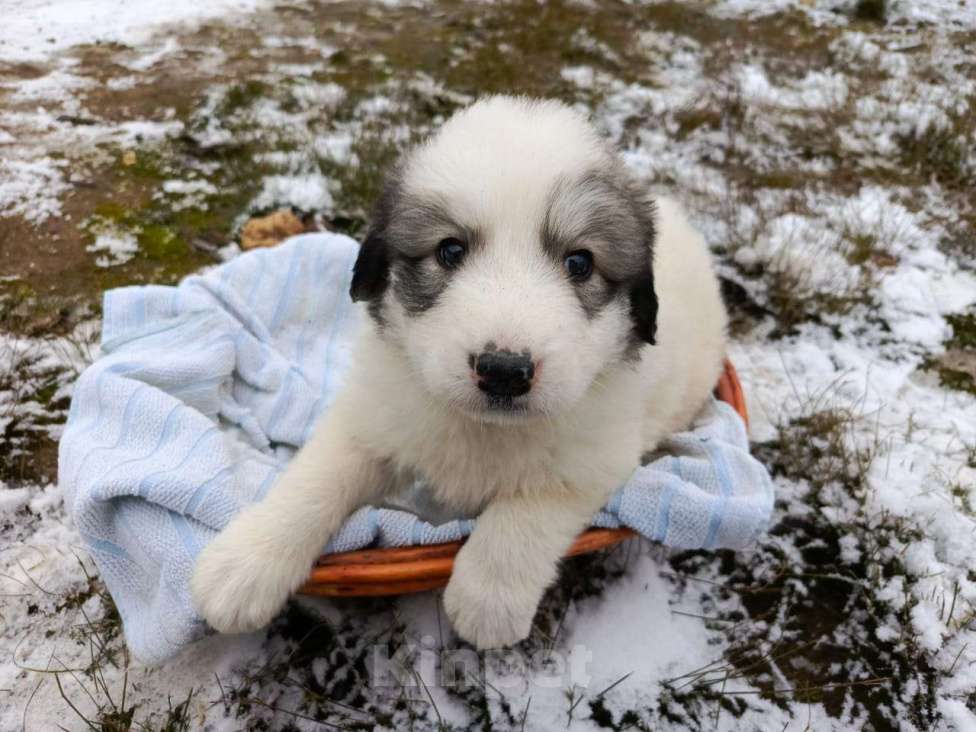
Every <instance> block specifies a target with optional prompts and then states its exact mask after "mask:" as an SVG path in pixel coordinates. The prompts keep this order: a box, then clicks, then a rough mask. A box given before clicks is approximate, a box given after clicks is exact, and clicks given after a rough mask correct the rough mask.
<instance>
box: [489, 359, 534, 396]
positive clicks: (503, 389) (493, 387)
mask: <svg viewBox="0 0 976 732" xmlns="http://www.w3.org/2000/svg"><path fill="white" fill-rule="evenodd" d="M474 371H475V373H476V374H477V375H478V388H479V389H481V390H482V391H483V392H486V393H488V394H492V395H493V396H511V397H516V396H521V395H522V394H525V393H526V392H528V391H529V389H531V388H532V377H533V376H535V364H533V363H532V356H531V354H530V353H529V352H528V351H523V352H522V353H512V352H511V351H508V350H505V349H501V350H495V349H491V348H488V349H486V350H485V351H482V352H481V353H480V354H478V356H477V358H475V361H474Z"/></svg>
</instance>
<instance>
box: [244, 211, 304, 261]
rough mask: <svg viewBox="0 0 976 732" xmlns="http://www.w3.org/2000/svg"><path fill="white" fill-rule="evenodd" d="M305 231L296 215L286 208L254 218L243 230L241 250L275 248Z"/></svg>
mask: <svg viewBox="0 0 976 732" xmlns="http://www.w3.org/2000/svg"><path fill="white" fill-rule="evenodd" d="M304 231H305V225H304V224H303V223H302V222H301V219H299V218H298V217H297V216H295V214H293V213H292V212H291V211H289V210H288V209H286V208H282V209H279V210H277V211H274V212H272V213H270V214H268V215H267V216H259V217H257V218H253V219H251V220H250V221H248V222H247V223H246V224H244V228H243V229H241V249H243V250H245V251H247V250H248V249H256V248H257V247H273V246H275V245H276V244H279V243H281V242H282V241H284V240H285V239H287V238H288V237H289V236H295V235H296V234H301V233H302V232H304Z"/></svg>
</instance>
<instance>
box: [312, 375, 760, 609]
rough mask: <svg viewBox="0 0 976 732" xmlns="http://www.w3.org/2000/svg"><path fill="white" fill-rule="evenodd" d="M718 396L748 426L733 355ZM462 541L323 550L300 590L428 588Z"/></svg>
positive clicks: (439, 580) (594, 545) (581, 539)
mask: <svg viewBox="0 0 976 732" xmlns="http://www.w3.org/2000/svg"><path fill="white" fill-rule="evenodd" d="M715 396H716V397H717V398H718V399H720V400H721V401H723V402H726V403H728V404H729V405H731V406H732V407H733V408H734V409H735V410H736V412H738V413H739V416H741V417H742V420H743V421H744V422H745V423H746V425H747V426H748V424H749V413H748V411H747V410H746V400H745V394H744V393H743V391H742V384H741V382H740V381H739V377H738V374H737V373H736V371H735V367H734V366H733V365H732V362H731V361H729V360H728V359H726V360H725V368H724V369H723V371H722V374H721V376H720V377H719V380H718V384H716V386H715ZM633 536H636V533H635V532H634V531H633V530H632V529H628V528H620V529H598V528H590V529H587V530H586V531H584V532H583V533H582V534H580V535H579V536H578V537H577V538H576V541H575V542H573V545H572V546H571V547H570V548H569V551H568V552H567V553H566V556H575V555H578V554H587V553H589V552H594V551H598V550H600V549H606V548H608V547H611V546H614V545H616V544H618V543H620V542H621V541H624V540H626V539H629V538H631V537H633ZM463 543H464V542H463V541H451V542H445V543H442V544H428V545H423V546H406V547H386V548H374V549H357V550H355V551H349V552H339V553H336V554H327V555H323V556H322V557H320V558H319V560H318V561H317V562H316V564H315V567H314V568H313V569H312V572H311V575H310V576H309V578H308V580H307V581H306V582H305V584H304V585H302V587H300V588H299V590H298V592H299V594H303V595H319V596H328V597H365V596H384V595H402V594H408V593H414V592H423V591H425V590H432V589H436V588H438V587H443V586H444V585H446V584H447V581H448V579H450V576H451V570H452V569H453V568H454V557H455V556H456V555H457V553H458V550H459V549H460V548H461V545H462V544H463Z"/></svg>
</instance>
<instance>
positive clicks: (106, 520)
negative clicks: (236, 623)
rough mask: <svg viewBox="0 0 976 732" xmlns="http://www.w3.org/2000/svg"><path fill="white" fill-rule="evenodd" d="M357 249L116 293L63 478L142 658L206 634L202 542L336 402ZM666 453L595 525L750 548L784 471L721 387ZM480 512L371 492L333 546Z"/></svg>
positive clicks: (440, 530) (255, 496) (255, 492)
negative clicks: (448, 515) (759, 454)
mask: <svg viewBox="0 0 976 732" xmlns="http://www.w3.org/2000/svg"><path fill="white" fill-rule="evenodd" d="M356 252H357V245H356V243H355V242H354V241H353V240H351V239H349V238H347V237H344V236H340V235H335V234H314V235H306V236H300V237H297V238H294V239H291V240H290V241H288V242H287V243H285V244H283V245H281V246H279V247H277V248H274V249H267V250H259V251H255V252H251V253H248V254H244V255H242V256H240V257H238V258H237V259H234V260H233V261H231V262H230V263H228V264H225V265H223V266H220V267H217V268H215V269H213V270H211V271H209V272H207V273H206V274H203V275H200V276H194V277H190V278H188V279H186V280H185V281H183V282H182V283H181V284H180V285H179V286H178V287H159V286H149V287H128V288H122V289H119V290H113V291H111V292H108V293H106V296H105V303H104V326H103V332H102V339H103V342H102V349H103V351H104V356H103V357H102V358H100V359H99V360H98V361H97V362H96V363H95V364H93V365H92V366H91V367H90V368H88V370H86V371H85V373H84V374H83V375H82V376H81V378H80V379H79V381H78V383H77V385H76V387H75V391H74V399H73V401H72V404H71V413H70V415H69V418H68V424H67V426H66V428H65V431H64V436H63V437H62V440H61V453H60V480H61V485H62V486H63V487H64V493H65V500H66V503H67V505H68V507H69V510H70V512H71V515H72V516H73V517H74V521H75V524H76V525H77V528H78V530H79V531H80V532H81V534H82V536H83V537H84V539H85V541H86V543H87V545H88V547H89V548H90V550H91V552H92V555H93V556H94V558H95V561H96V562H97V564H98V566H99V569H100V570H101V573H102V577H103V578H104V580H105V583H106V585H107V586H108V588H109V590H110V591H111V593H112V596H113V597H114V599H115V601H116V603H117V605H118V608H119V612H120V614H121V616H122V621H123V625H124V629H125V636H126V639H127V641H128V643H129V646H130V648H131V649H132V651H133V652H134V653H135V655H136V656H137V657H139V658H140V659H141V660H143V661H144V662H146V663H158V662H160V661H163V660H165V659H167V658H169V657H170V656H172V655H173V654H175V653H176V652H177V651H178V650H180V648H182V647H183V646H185V645H186V644H187V643H190V642H191V641H193V640H195V639H197V638H199V637H200V636H202V635H203V634H204V633H205V632H206V627H205V625H204V623H203V622H202V620H201V619H200V618H199V617H198V616H197V614H196V613H195V612H194V610H193V608H192V606H191V603H190V594H189V589H188V580H189V577H190V574H191V571H192V567H193V562H194V560H195V558H196V556H197V554H198V553H199V552H200V550H201V549H202V548H203V547H204V546H205V545H206V544H207V542H208V541H210V540H211V539H212V538H213V536H214V535H215V533H216V532H217V531H219V530H220V529H221V528H222V527H224V526H225V525H226V524H227V522H228V521H229V520H230V519H231V518H232V517H233V516H234V514H235V513H236V512H237V511H238V510H240V508H241V507H242V506H245V505H247V504H248V503H251V502H253V501H257V500H260V498H261V497H262V496H263V495H264V494H265V492H266V491H267V490H268V488H269V487H270V486H271V484H272V482H273V481H274V479H275V476H276V475H277V474H278V473H279V472H280V471H281V469H282V467H283V466H284V465H285V464H286V463H287V462H288V460H289V458H290V457H291V456H292V455H293V454H294V452H295V450H296V449H297V448H298V447H300V446H301V445H302V444H303V443H304V442H305V440H306V439H307V438H308V435H309V431H310V430H311V429H312V425H313V424H314V422H315V420H316V418H317V417H318V416H319V415H320V414H322V412H323V411H325V410H326V409H328V408H329V405H330V404H331V403H332V400H333V399H334V397H335V394H336V390H337V389H338V388H339V386H340V384H341V381H342V375H343V373H344V371H345V370H346V368H347V367H348V366H349V359H350V346H351V343H352V340H353V337H354V333H355V331H356V328H357V327H358V325H359V318H360V313H359V309H358V308H356V307H355V306H353V304H352V302H351V301H350V299H349V296H348V291H349V281H350V277H351V270H352V265H353V262H354V261H355V257H356ZM662 453H663V454H665V456H664V457H658V458H657V459H654V460H653V462H651V463H650V464H648V465H646V466H644V467H641V468H638V469H637V470H636V471H635V472H634V475H633V477H632V478H631V479H630V481H629V482H628V483H627V484H626V485H625V486H623V487H622V488H621V489H620V490H619V491H617V493H616V494H615V495H614V496H613V499H612V500H611V501H610V503H609V505H608V506H607V507H606V509H605V510H604V511H602V512H601V513H600V514H598V515H597V516H596V517H595V518H594V521H593V523H594V524H595V525H598V526H620V525H626V526H630V527H632V528H634V529H636V530H637V531H639V532H640V533H641V534H643V535H644V536H646V537H648V538H650V539H653V540H655V541H660V542H663V543H664V544H666V545H669V546H673V547H680V548H712V547H732V548H736V547H743V546H747V545H748V544H749V543H750V542H752V541H754V539H755V538H756V537H757V535H758V534H759V533H760V532H761V531H763V530H764V528H765V527H766V524H767V521H768V519H769V516H770V512H771V510H772V504H773V490H772V483H771V481H770V478H769V475H768V473H767V472H766V470H765V469H764V468H763V466H762V465H761V464H760V463H758V462H757V461H756V460H755V459H753V458H752V457H751V456H750V455H749V451H748V441H747V438H746V431H745V428H744V425H743V423H742V421H741V419H740V418H739V417H738V415H737V414H736V413H735V412H734V411H733V410H732V409H731V408H730V407H728V406H727V405H725V404H722V403H720V402H713V403H711V404H710V405H709V406H708V407H707V408H706V409H705V411H704V413H703V414H702V416H701V418H700V419H699V422H698V424H697V426H696V428H695V429H694V431H692V432H687V433H683V434H679V435H676V436H674V437H673V438H671V439H670V440H668V441H667V442H666V443H665V444H664V445H662ZM414 505H417V504H414ZM424 515H426V516H428V517H431V516H434V515H435V514H433V513H426V514H424ZM472 525H473V521H469V520H463V519H459V520H451V521H447V522H446V523H445V522H440V523H437V524H436V525H435V524H433V523H430V522H428V521H425V520H423V519H422V518H420V517H418V516H417V515H416V514H414V513H410V512H408V511H405V510H401V509H394V508H383V507H367V508H363V509H361V510H360V511H358V512H356V513H355V514H353V515H352V516H351V517H350V518H349V520H348V521H347V522H346V524H345V526H344V527H343V529H342V530H341V531H340V533H339V534H338V535H337V536H335V537H334V538H333V539H332V541H331V542H330V544H329V546H328V547H327V548H326V550H327V551H341V550H348V549H356V548H361V547H364V546H367V545H371V544H378V545H383V546H399V545H405V544H429V543H435V542H441V541H448V540H453V539H458V538H460V537H462V536H464V535H466V534H468V533H469V532H470V531H471V527H472Z"/></svg>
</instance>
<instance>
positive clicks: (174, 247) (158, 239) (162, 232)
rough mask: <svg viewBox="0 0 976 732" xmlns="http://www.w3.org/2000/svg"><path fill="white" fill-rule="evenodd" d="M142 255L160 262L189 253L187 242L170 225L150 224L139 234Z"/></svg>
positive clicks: (179, 257)
mask: <svg viewBox="0 0 976 732" xmlns="http://www.w3.org/2000/svg"><path fill="white" fill-rule="evenodd" d="M137 238H138V240H139V249H140V250H141V251H140V255H141V256H144V257H146V258H147V259H152V260H155V261H159V262H168V261H171V260H174V259H181V258H182V257H184V256H186V254H187V246H186V242H185V241H183V239H182V238H181V237H180V236H179V235H178V234H177V233H176V232H175V231H173V229H171V228H170V227H168V226H162V225H160V224H150V225H148V226H145V227H143V229H142V231H140V232H139V235H138V237H137Z"/></svg>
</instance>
